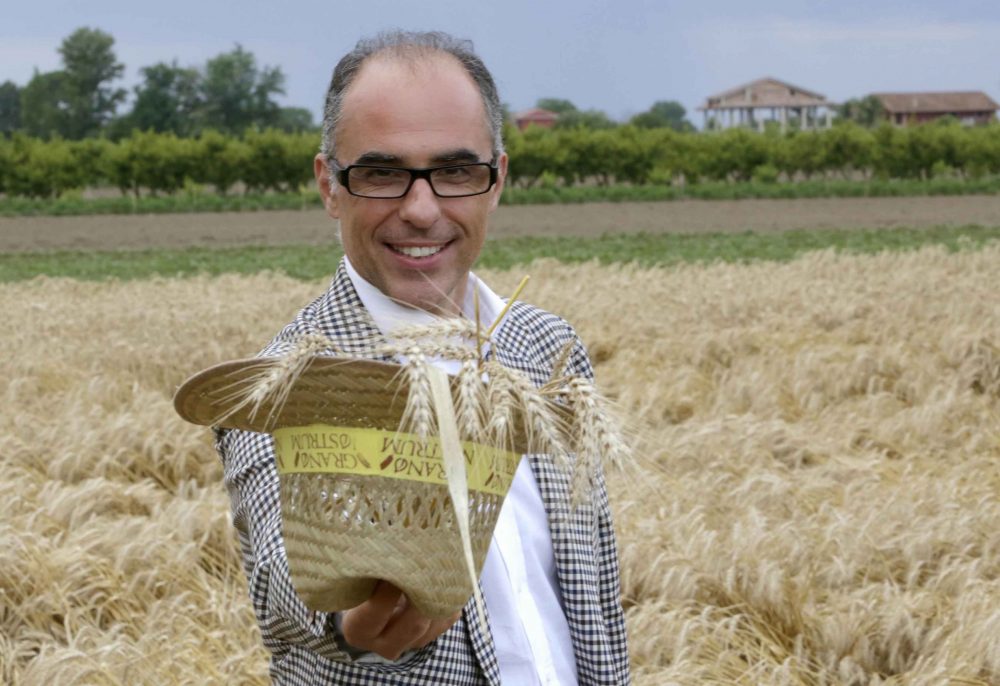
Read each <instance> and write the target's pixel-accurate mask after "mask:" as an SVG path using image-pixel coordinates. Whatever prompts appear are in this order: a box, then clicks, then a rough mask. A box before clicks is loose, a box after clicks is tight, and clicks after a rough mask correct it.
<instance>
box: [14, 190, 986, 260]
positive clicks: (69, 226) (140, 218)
mask: <svg viewBox="0 0 1000 686" xmlns="http://www.w3.org/2000/svg"><path fill="white" fill-rule="evenodd" d="M966 224H980V225H990V226H992V225H996V224H1000V196H995V195H993V196H986V195H984V196H961V197H949V196H942V197H911V198H817V199H807V200H719V201H706V200H682V201H675V202H649V203H588V204H581V205H518V206H502V207H501V208H500V209H499V210H497V213H496V215H495V216H494V218H493V223H492V229H491V231H492V237H494V238H504V237H509V236H524V235H576V236H599V235H601V234H603V233H607V232H639V231H645V232H672V233H694V232H742V231H785V230H789V229H803V228H807V229H808V228H891V227H898V226H907V227H915V228H919V227H925V226H937V225H953V226H962V225H966ZM333 230H334V228H333V223H332V221H331V220H330V219H329V218H328V217H327V216H326V214H325V213H324V212H323V211H322V210H306V211H301V212H298V211H275V212H242V213H191V214H160V215H95V216H80V217H21V218H0V252H34V251H48V250H141V249H144V248H151V247H163V248H181V247H188V246H215V247H221V246H239V245H281V244H315V245H319V244H324V243H329V242H330V241H331V240H332V238H333Z"/></svg>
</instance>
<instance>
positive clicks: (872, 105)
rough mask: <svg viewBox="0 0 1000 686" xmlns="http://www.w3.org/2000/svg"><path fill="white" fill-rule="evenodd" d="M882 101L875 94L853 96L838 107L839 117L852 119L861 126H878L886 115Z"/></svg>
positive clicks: (844, 119)
mask: <svg viewBox="0 0 1000 686" xmlns="http://www.w3.org/2000/svg"><path fill="white" fill-rule="evenodd" d="M884 114H885V108H883V107H882V102H881V101H880V100H879V99H878V98H876V97H875V96H874V95H868V96H865V97H863V98H851V99H850V100H848V101H847V102H845V103H844V104H843V105H840V106H839V107H838V108H837V117H838V118H839V119H840V120H842V121H852V122H854V123H855V124H860V125H861V126H867V127H873V126H877V125H878V124H879V123H880V122H881V121H882V120H883V119H884V118H885V117H884Z"/></svg>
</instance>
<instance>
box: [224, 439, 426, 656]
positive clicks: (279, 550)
mask: <svg viewBox="0 0 1000 686" xmlns="http://www.w3.org/2000/svg"><path fill="white" fill-rule="evenodd" d="M216 450H217V451H218V453H219V455H220V457H221V458H222V462H223V469H224V479H225V484H226V489H227V490H228V492H229V497H230V502H231V507H232V513H233V525H234V527H235V528H236V531H237V534H238V536H239V540H240V547H241V549H242V552H243V566H244V570H245V571H246V576H247V582H248V585H249V592H250V600H251V602H252V604H253V608H254V613H255V614H256V616H257V623H258V624H259V626H260V631H261V636H262V638H263V641H264V645H265V646H266V647H267V648H268V650H270V651H271V653H272V654H273V655H274V656H275V659H279V660H280V658H281V656H283V655H284V654H285V653H286V652H288V651H289V649H290V648H291V647H292V646H293V645H297V646H301V647H304V648H307V649H309V650H311V651H313V652H315V653H317V654H318V655H320V656H322V657H323V658H326V659H328V660H333V661H335V662H353V663H355V664H357V665H358V666H359V667H361V666H362V665H364V667H365V668H366V669H373V670H375V671H390V672H395V671H405V670H406V669H409V668H412V667H414V666H416V665H418V664H420V663H422V662H424V661H425V660H426V659H427V657H428V656H429V655H430V654H431V653H432V652H433V648H432V646H433V644H431V645H430V646H427V647H425V648H423V649H422V650H419V651H411V652H408V653H404V655H403V657H402V658H401V659H400V660H397V661H389V660H384V659H382V658H380V657H379V656H377V655H374V654H373V653H368V652H365V651H359V650H356V649H354V648H352V647H350V646H348V645H347V644H346V642H344V640H343V638H342V636H341V634H340V631H339V626H338V622H337V614H336V613H328V612H317V611H314V610H310V609H309V608H307V607H306V606H305V604H304V603H303V602H302V600H301V598H300V597H299V595H298V593H297V592H296V591H295V587H294V586H293V585H292V580H291V574H290V572H289V568H288V557H287V555H286V552H285V544H284V539H283V538H282V534H281V499H280V490H279V482H278V472H277V469H276V467H275V459H274V439H273V438H272V437H271V436H270V434H260V433H253V432H250V431H237V430H218V429H217V430H216Z"/></svg>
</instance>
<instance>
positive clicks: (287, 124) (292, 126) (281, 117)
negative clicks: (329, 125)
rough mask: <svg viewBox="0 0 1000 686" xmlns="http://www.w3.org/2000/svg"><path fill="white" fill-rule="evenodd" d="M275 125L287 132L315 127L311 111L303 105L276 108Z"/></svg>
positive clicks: (298, 131)
mask: <svg viewBox="0 0 1000 686" xmlns="http://www.w3.org/2000/svg"><path fill="white" fill-rule="evenodd" d="M276 125H277V127H278V128H279V129H281V130H282V131H285V132H287V133H301V132H302V131H311V130H313V129H314V128H316V126H315V124H313V117H312V112H310V111H309V110H307V109H306V108H305V107H282V108H281V109H280V110H278V121H277V123H276Z"/></svg>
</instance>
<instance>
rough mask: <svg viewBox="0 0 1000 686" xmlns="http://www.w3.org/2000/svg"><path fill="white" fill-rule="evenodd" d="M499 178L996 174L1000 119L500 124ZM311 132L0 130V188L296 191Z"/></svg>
mask: <svg viewBox="0 0 1000 686" xmlns="http://www.w3.org/2000/svg"><path fill="white" fill-rule="evenodd" d="M506 143H507V150H508V152H509V154H510V176H509V182H510V183H512V184H513V185H515V186H520V187H524V188H530V187H533V186H538V185H562V186H573V185H579V184H597V185H601V186H607V185H611V184H623V183H624V184H633V185H648V184H659V185H670V184H678V185H679V184H688V185H690V184H698V183H701V182H716V183H717V182H720V181H721V182H729V183H738V182H743V181H757V182H779V181H799V180H810V179H836V178H859V177H860V178H865V179H871V178H878V179H929V178H933V177H938V176H954V177H959V178H980V177H983V176H988V175H997V174H1000V124H991V125H989V126H982V127H974V128H966V127H962V126H960V125H958V124H957V123H955V122H938V123H933V124H927V125H924V126H918V127H913V128H895V127H892V126H889V125H884V126H881V127H879V128H876V129H867V128H864V127H861V126H858V125H856V124H853V123H850V122H847V123H842V124H840V125H837V126H834V127H833V128H830V129H826V130H820V131H797V132H790V133H786V134H781V133H778V132H773V131H772V132H764V133H757V132H754V131H750V130H746V129H728V130H725V131H720V132H716V133H692V132H681V131H676V130H674V129H671V128H651V129H645V128H640V127H638V126H632V125H626V126H618V127H614V128H606V129H588V128H583V127H580V128H574V129H541V128H535V127H529V128H528V129H527V130H526V131H524V132H520V131H517V130H516V129H513V128H509V129H508V131H507V138H506ZM318 147H319V137H318V135H317V134H316V133H313V132H301V133H287V132H283V131H280V130H278V129H264V130H258V129H255V128H249V129H247V130H246V131H245V132H244V133H243V134H242V135H239V136H236V135H227V134H223V133H221V132H218V131H215V130H205V131H202V132H201V133H200V134H199V135H197V136H193V137H182V136H178V135H177V134H175V133H172V132H166V133H155V132H152V131H135V132H133V133H132V134H130V135H129V136H127V137H124V138H121V139H120V140H117V141H113V140H109V139H107V138H87V139H83V140H78V141H70V140H64V139H61V138H55V139H52V140H43V139H40V138H33V137H29V136H25V135H23V134H14V135H13V136H11V137H10V138H8V139H0V193H4V194H6V195H9V196H26V197H41V198H44V197H53V196H58V195H61V194H63V193H66V192H67V191H73V190H77V189H83V188H88V187H90V188H94V187H107V186H112V187H117V188H118V189H120V190H121V192H122V193H125V194H133V195H137V196H138V195H140V194H149V195H156V194H161V193H166V194H170V193H175V192H177V191H179V190H181V189H184V188H185V187H190V186H191V185H193V184H196V185H199V186H204V187H211V188H213V189H215V191H216V192H218V193H221V194H225V193H228V192H232V190H233V189H234V188H236V187H239V188H242V189H243V190H244V191H247V192H264V191H269V190H273V191H280V192H295V191H297V190H298V189H299V188H301V187H302V186H311V184H312V158H313V156H314V155H315V154H316V151H317V150H318Z"/></svg>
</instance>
